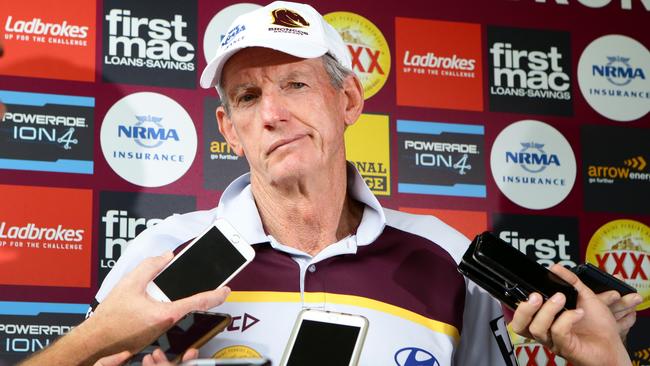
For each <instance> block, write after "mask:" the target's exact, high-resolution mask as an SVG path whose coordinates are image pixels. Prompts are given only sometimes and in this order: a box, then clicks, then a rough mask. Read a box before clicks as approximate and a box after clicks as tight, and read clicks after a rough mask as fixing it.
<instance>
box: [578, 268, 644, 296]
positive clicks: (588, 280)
mask: <svg viewBox="0 0 650 366" xmlns="http://www.w3.org/2000/svg"><path fill="white" fill-rule="evenodd" d="M571 271H573V273H575V274H576V275H577V276H578V278H579V279H580V281H582V283H584V284H585V285H587V287H589V288H590V289H591V290H592V291H593V292H594V293H597V294H599V293H601V292H605V291H610V290H616V291H618V293H619V294H621V296H625V295H627V294H633V293H635V292H637V291H636V289H635V288H634V287H632V286H630V285H628V284H627V283H625V282H623V281H621V280H619V279H618V278H616V277H614V276H612V275H611V274H609V273H607V272H605V271H602V270H600V269H599V268H598V267H596V266H594V265H593V264H591V263H584V264H580V265H578V266H576V267H573V268H571Z"/></svg>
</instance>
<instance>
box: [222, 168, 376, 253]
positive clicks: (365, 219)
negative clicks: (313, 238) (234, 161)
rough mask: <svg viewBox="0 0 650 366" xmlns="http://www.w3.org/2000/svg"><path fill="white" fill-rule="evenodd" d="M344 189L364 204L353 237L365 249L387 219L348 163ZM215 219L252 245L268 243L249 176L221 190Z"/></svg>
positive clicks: (248, 174)
mask: <svg viewBox="0 0 650 366" xmlns="http://www.w3.org/2000/svg"><path fill="white" fill-rule="evenodd" d="M347 177H348V179H347V185H348V191H349V192H350V194H351V196H352V198H354V199H356V200H357V201H359V202H361V203H363V204H364V210H363V216H362V217H361V223H360V224H359V227H358V228H357V232H356V233H355V234H354V236H355V237H356V240H355V242H356V245H357V246H362V245H368V244H370V243H372V242H373V241H375V239H377V237H378V236H379V235H380V234H381V233H382V231H383V230H384V226H385V225H386V217H385V216H384V211H383V209H382V207H381V204H380V203H379V201H378V200H377V198H376V197H375V195H374V194H372V192H371V191H370V189H369V188H368V186H367V185H366V183H365V181H364V180H363V178H362V177H361V175H360V174H359V172H358V171H357V169H356V168H355V167H354V165H352V164H351V163H348V164H347ZM217 218H225V219H226V220H228V222H230V224H232V225H233V226H234V227H235V229H237V231H238V232H239V233H240V234H241V235H242V236H243V237H244V238H245V239H246V240H247V241H248V242H249V243H251V244H259V243H268V242H269V241H270V235H267V234H266V233H265V232H264V228H263V226H262V220H261V218H260V215H259V212H258V211H257V205H256V204H255V199H254V198H253V192H252V189H251V184H250V173H246V174H244V175H242V176H240V177H239V178H237V179H235V180H234V181H233V182H232V183H230V185H228V187H227V188H226V189H225V190H224V192H223V194H222V195H221V199H220V200H219V206H218V207H217Z"/></svg>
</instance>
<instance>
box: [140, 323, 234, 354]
mask: <svg viewBox="0 0 650 366" xmlns="http://www.w3.org/2000/svg"><path fill="white" fill-rule="evenodd" d="M228 323H230V317H229V316H228V315H226V314H219V313H204V312H192V313H189V314H187V315H186V316H184V317H183V318H182V319H181V320H179V321H178V322H177V323H176V324H174V325H173V326H172V327H171V328H169V330H167V332H165V333H164V334H163V335H161V336H160V337H159V338H158V340H156V341H155V342H154V343H152V344H151V345H149V346H148V347H147V348H145V349H144V350H142V351H141V352H140V353H138V354H137V355H136V356H134V357H133V359H132V360H131V364H133V365H135V364H137V363H138V362H139V361H141V360H142V358H143V357H144V356H145V355H147V354H150V353H152V352H153V351H154V350H155V349H156V348H160V349H161V350H162V351H163V352H164V353H165V355H167V358H168V359H170V360H173V359H175V358H177V357H181V356H182V355H183V354H184V353H185V351H187V349H188V348H190V347H192V346H193V345H194V344H195V343H196V342H197V341H199V340H200V339H201V338H203V337H204V336H206V335H208V334H210V333H214V334H216V333H218V331H220V330H221V329H223V328H225V327H226V326H228ZM215 328H217V329H215Z"/></svg>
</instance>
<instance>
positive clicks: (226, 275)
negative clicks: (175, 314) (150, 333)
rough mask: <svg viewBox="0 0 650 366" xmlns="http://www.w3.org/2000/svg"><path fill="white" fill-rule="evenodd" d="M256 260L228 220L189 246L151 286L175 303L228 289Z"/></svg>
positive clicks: (153, 291)
mask: <svg viewBox="0 0 650 366" xmlns="http://www.w3.org/2000/svg"><path fill="white" fill-rule="evenodd" d="M254 257H255V251H254V250H253V247H251V246H250V244H248V243H247V242H246V241H245V240H244V238H242V236H241V235H240V234H239V233H238V232H237V231H236V230H235V228H234V227H233V226H232V225H230V224H229V223H228V222H227V221H226V220H225V219H217V220H216V221H215V222H214V224H213V225H212V226H210V227H209V228H208V229H206V230H205V231H204V232H203V233H202V234H201V235H199V236H198V237H197V238H196V239H194V240H193V241H192V242H191V243H189V244H188V245H187V246H186V247H185V248H183V250H181V251H180V252H179V253H178V254H177V255H176V256H175V257H174V259H172V261H171V262H169V264H167V266H166V267H165V268H164V269H163V270H162V271H161V272H160V273H159V274H158V275H157V276H156V278H154V279H153V281H151V282H149V284H148V285H147V293H149V295H151V296H152V297H153V298H155V299H158V300H161V301H175V300H178V299H182V298H185V297H188V296H192V295H194V294H197V293H199V292H203V291H209V290H214V289H216V288H219V287H222V286H224V285H225V284H226V283H228V281H230V280H231V279H232V278H233V277H235V276H236V275H237V273H239V272H240V271H241V270H242V269H244V267H245V266H246V265H248V264H249V263H250V262H251V261H252V260H253V258H254Z"/></svg>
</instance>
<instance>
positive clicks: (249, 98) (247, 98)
mask: <svg viewBox="0 0 650 366" xmlns="http://www.w3.org/2000/svg"><path fill="white" fill-rule="evenodd" d="M255 98H256V96H255V94H244V95H242V96H240V97H239V98H237V102H239V103H246V102H250V101H252V100H254V99H255Z"/></svg>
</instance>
